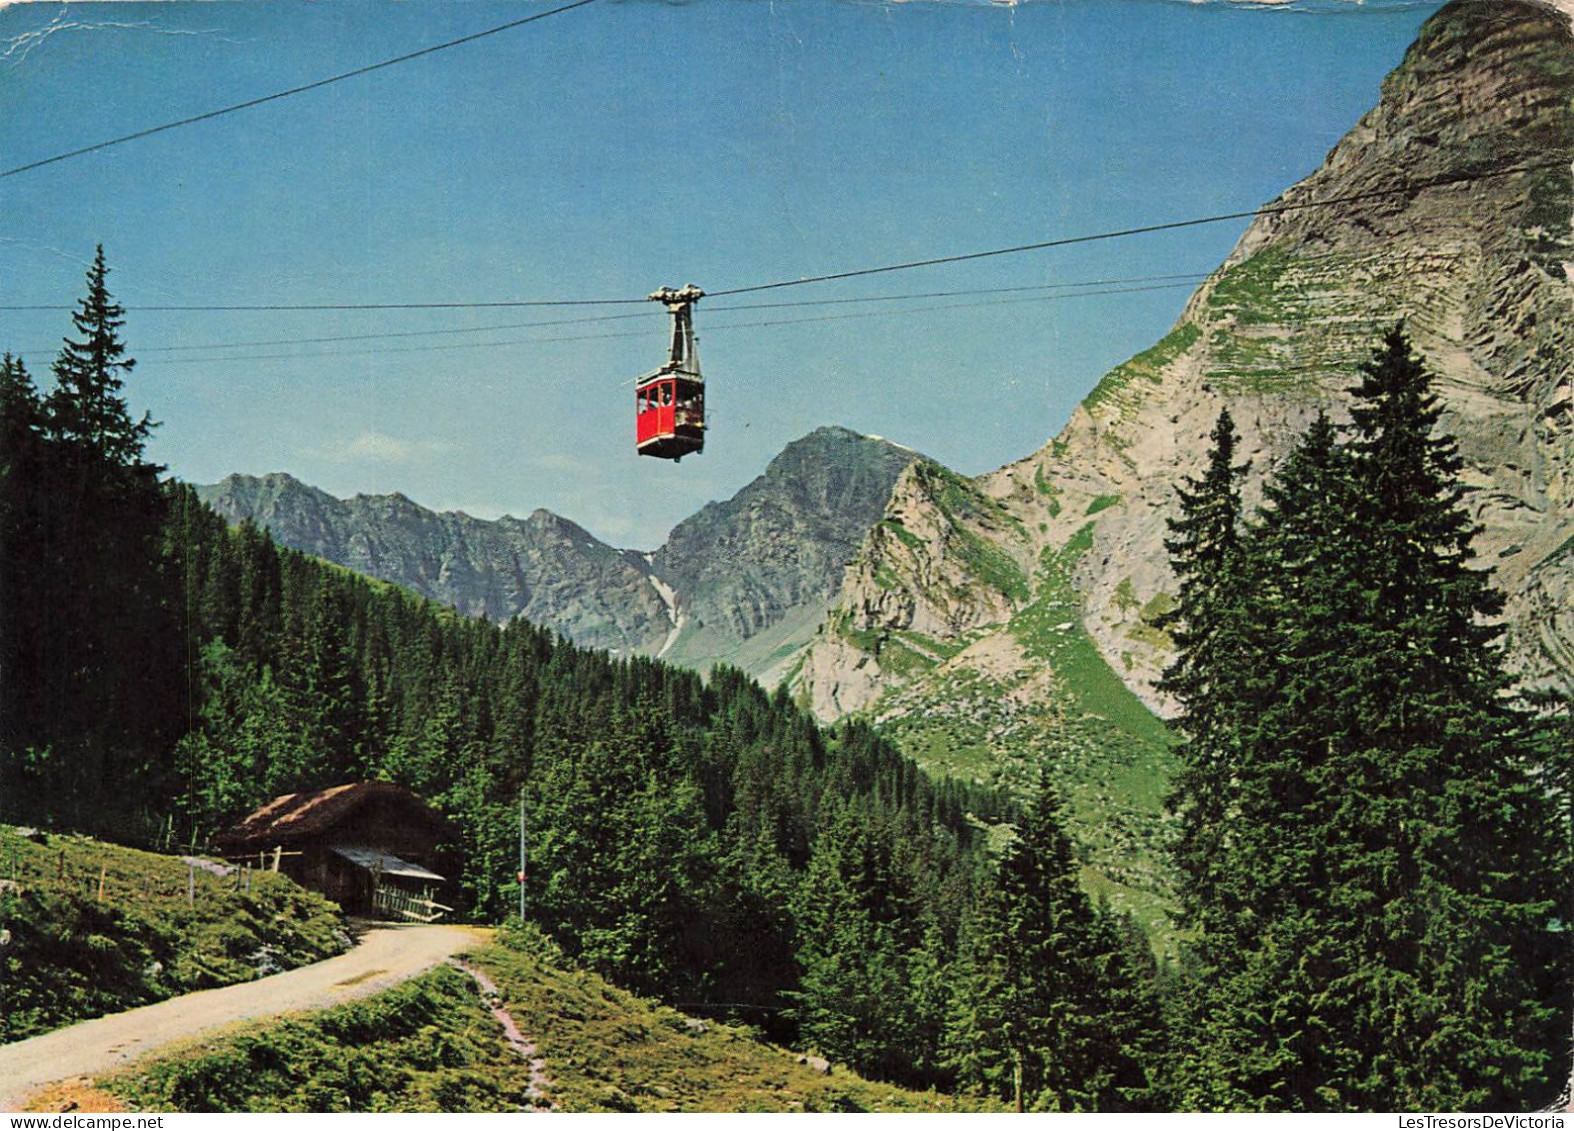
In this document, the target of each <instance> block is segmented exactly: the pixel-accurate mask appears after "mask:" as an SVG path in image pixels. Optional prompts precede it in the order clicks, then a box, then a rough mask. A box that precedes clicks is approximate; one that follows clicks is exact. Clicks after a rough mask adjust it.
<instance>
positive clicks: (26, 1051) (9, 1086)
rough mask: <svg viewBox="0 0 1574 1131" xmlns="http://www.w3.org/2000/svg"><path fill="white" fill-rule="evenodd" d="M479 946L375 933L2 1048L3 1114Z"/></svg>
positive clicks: (419, 934) (463, 936) (431, 934)
mask: <svg viewBox="0 0 1574 1131" xmlns="http://www.w3.org/2000/svg"><path fill="white" fill-rule="evenodd" d="M479 941H480V936H479V935H478V934H477V933H476V932H475V931H470V930H466V929H464V928H462V927H378V928H374V929H373V930H370V931H368V932H367V933H366V934H365V935H363V936H362V937H361V940H360V942H359V944H358V945H357V946H356V947H355V948H354V949H353V950H351V951H350V952H349V953H347V954H342V955H340V956H339V957H338V958H330V959H328V960H327V961H325V962H317V963H314V964H312V965H311V966H303V967H301V968H300V969H298V970H289V971H286V972H285V973H283V974H274V975H273V976H272V977H268V978H261V979H259V980H257V981H255V982H242V983H241V984H239V985H235V986H226V987H225V988H223V989H220V990H203V991H201V992H200V993H194V994H186V995H184V996H183V997H177V998H171V999H170V1000H169V1001H161V1002H159V1003H158V1004H156V1005H145V1006H143V1007H141V1008H140V1009H132V1010H128V1011H126V1012H125V1013H116V1014H112V1015H110V1016H109V1017H99V1018H96V1019H95V1020H92V1021H82V1022H79V1023H78V1024H76V1025H72V1026H71V1027H69V1028H66V1029H57V1030H56V1031H54V1032H53V1033H45V1034H43V1035H42V1036H39V1037H32V1038H30V1039H28V1040H25V1041H17V1042H16V1043H14V1044H9V1045H0V1111H16V1110H17V1109H18V1108H19V1107H20V1106H21V1104H22V1102H23V1101H24V1100H25V1099H26V1098H27V1097H28V1096H29V1095H31V1094H32V1093H33V1092H36V1091H37V1090H38V1089H39V1088H41V1087H43V1086H44V1085H46V1084H52V1083H55V1082H56V1081H59V1080H69V1079H73V1078H75V1077H78V1076H98V1075H102V1074H103V1073H105V1072H110V1071H113V1070H115V1069H117V1068H121V1067H123V1066H125V1065H127V1064H129V1063H131V1062H132V1061H133V1060H136V1059H138V1058H139V1057H143V1056H146V1055H147V1054H148V1053H150V1052H153V1051H154V1050H156V1049H158V1048H159V1047H160V1046H162V1045H166V1044H168V1043H170V1042H171V1041H178V1040H184V1039H186V1038H189V1037H195V1036H197V1035H198V1034H200V1033H205V1032H207V1031H208V1030H210V1029H217V1028H220V1027H222V1026H224V1025H228V1024H231V1023H232V1022H235V1021H242V1020H248V1019H251V1018H257V1017H267V1016H269V1015H272V1014H276V1013H293V1012H296V1011H299V1010H309V1009H324V1008H327V1007H328V1006H333V1005H338V1004H340V1003H341V1002H345V1001H349V1000H351V999H352V998H357V997H364V996H365V995H367V994H370V993H375V992H376V991H378V990H382V989H387V988H388V987H389V986H392V985H395V984H397V983H399V982H402V981H404V980H405V979H407V978H413V977H414V976H415V975H417V974H420V973H422V972H423V971H425V970H429V969H431V968H432V967H433V966H436V965H437V964H438V963H439V962H442V961H443V960H444V959H446V958H449V957H450V956H452V955H455V954H458V953H459V952H460V951H463V950H467V949H469V948H471V947H473V946H476V945H477V944H478V942H479Z"/></svg>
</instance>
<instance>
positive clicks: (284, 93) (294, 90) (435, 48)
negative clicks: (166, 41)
mask: <svg viewBox="0 0 1574 1131" xmlns="http://www.w3.org/2000/svg"><path fill="white" fill-rule="evenodd" d="M593 3H595V0H574V2H573V3H571V4H564V5H561V6H560V7H557V8H553V9H551V10H550V11H546V12H537V13H536V14H535V15H533V16H525V17H524V18H523V19H518V20H510V21H509V22H508V23H506V24H499V25H498V26H497V27H491V28H487V29H486V30H485V31H478V32H473V33H471V34H470V35H465V36H461V37H460V38H458V39H450V40H449V41H448V42H447V43H437V44H434V45H432V46H431V47H423V48H421V49H420V50H419V51H411V52H408V53H407V54H404V55H399V56H396V57H394V58H392V59H384V60H383V61H382V62H380V63H371V64H368V65H367V66H364V67H356V68H355V69H354V70H353V71H345V72H344V73H343V74H338V75H330V76H329V77H327V78H325V79H318V80H317V81H316V82H309V83H306V84H305V85H304V86H296V87H291V88H290V89H289V90H280V91H277V92H275V93H273V94H265V95H263V96H262V97H261V98H249V99H247V100H246V101H245V102H237V103H235V104H234V105H233V106H225V107H222V108H221V109H218V110H209V111H208V112H207V113H205V114H194V115H192V116H191V117H189V118H181V119H180V120H179V121H176V122H165V123H164V124H163V125H161V126H152V127H150V128H148V129H145V130H138V131H136V132H135V133H129V134H124V135H122V136H121V137H114V138H110V139H109V140H108V141H101V142H98V143H96V144H94V145H85V146H83V147H82V148H81V149H73V150H71V151H70V152H68V153H57V154H55V155H54V156H53V157H45V158H43V159H41V160H38V161H29V162H28V163H27V164H26V165H18V166H16V168H14V169H5V170H0V179H3V178H5V177H14V176H16V175H17V174H18V173H26V172H30V171H31V170H33V169H42V168H43V167H44V166H45V165H53V164H55V163H56V162H57V161H68V160H70V159H71V158H73V157H82V156H84V155H86V154H89V153H97V152H98V151H99V150H101V149H108V148H110V147H111V146H115V145H124V144H125V143H126V142H128V141H138V140H140V139H141V138H145V137H152V136H153V135H154V134H161V133H164V132H165V131H166V130H174V129H179V128H180V127H181V126H190V125H195V124H196V123H197V122H206V121H208V120H209V119H212V118H221V117H223V116H224V115H225V114H233V113H235V112H236V111H237V110H249V109H251V108H252V107H253V106H261V105H263V104H264V103H266V102H277V101H278V100H279V99H281V98H289V97H292V96H293V95H297V94H305V93H306V92H307V91H309V90H318V89H320V88H322V87H325V86H331V85H332V84H334V83H336V82H343V81H344V80H345V79H353V78H356V77H357V76H359V75H365V74H370V73H371V72H373V71H380V70H382V69H383V68H384V67H392V66H396V65H397V64H399V63H408V62H409V61H410V60H412V59H419V58H421V57H422V56H425V55H433V54H436V53H437V52H439V51H447V50H448V49H449V48H450V47H460V46H462V45H464V44H466V43H474V42H475V41H476V40H478V39H485V38H486V37H487V36H490V35H497V34H498V33H499V32H505V31H512V30H513V29H514V28H517V27H523V26H524V25H525V24H533V23H535V22H536V21H537V20H544V19H546V18H547V17H548V16H556V15H560V14H561V13H563V12H569V11H573V10H574V9H575V8H583V7H584V6H585V5H587V4H593Z"/></svg>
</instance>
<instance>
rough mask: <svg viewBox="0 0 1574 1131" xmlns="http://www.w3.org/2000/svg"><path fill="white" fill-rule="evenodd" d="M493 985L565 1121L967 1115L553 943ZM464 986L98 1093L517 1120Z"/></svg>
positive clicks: (402, 996)
mask: <svg viewBox="0 0 1574 1131" xmlns="http://www.w3.org/2000/svg"><path fill="white" fill-rule="evenodd" d="M466 961H467V962H469V963H471V964H472V965H474V966H475V967H477V968H479V969H480V970H482V971H483V972H484V973H485V974H486V975H487V976H489V977H490V978H491V979H492V980H493V981H494V982H495V983H496V985H497V987H498V990H499V992H500V997H501V1002H502V1005H503V1006H504V1008H506V1009H507V1010H508V1012H509V1013H510V1015H511V1016H512V1017H513V1018H514V1020H515V1022H516V1023H517V1024H518V1026H519V1028H520V1030H521V1031H522V1032H523V1033H524V1034H525V1036H526V1037H527V1038H528V1039H529V1040H531V1041H532V1042H533V1043H534V1045H535V1046H536V1049H537V1051H538V1054H539V1056H540V1058H541V1059H542V1061H543V1062H544V1069H545V1075H546V1076H547V1077H548V1080H549V1082H548V1084H547V1085H546V1086H545V1087H544V1089H543V1090H544V1091H545V1092H546V1100H547V1102H549V1103H550V1105H551V1106H552V1107H554V1108H556V1109H557V1110H560V1111H565V1112H596V1111H601V1112H609V1111H612V1112H617V1111H623V1112H628V1111H648V1112H698V1111H712V1112H732V1111H782V1112H785V1111H957V1110H966V1109H968V1108H969V1106H970V1105H969V1104H968V1103H967V1101H958V1100H955V1099H953V1098H951V1097H947V1096H942V1095H937V1094H935V1093H920V1092H911V1091H907V1090H904V1089H901V1088H896V1087H893V1086H890V1085H885V1084H874V1083H870V1082H868V1081H866V1080H863V1079H860V1078H859V1077H857V1076H855V1075H853V1074H851V1073H849V1072H847V1071H845V1070H844V1069H841V1068H835V1069H833V1070H832V1071H831V1072H829V1073H828V1074H824V1073H821V1072H820V1071H817V1070H816V1069H815V1068H813V1067H811V1066H810V1065H808V1064H807V1063H801V1062H800V1059H801V1058H799V1057H797V1056H796V1055H794V1054H791V1053H788V1052H786V1051H784V1050H782V1049H779V1048H775V1047H773V1046H770V1045H766V1044H762V1043H760V1042H759V1041H757V1040H755V1039H754V1038H753V1037H752V1036H751V1035H750V1034H749V1033H748V1032H746V1031H745V1030H742V1029H739V1028H736V1027H733V1026H728V1025H719V1024H715V1023H712V1022H708V1021H698V1020H695V1019H693V1018H690V1017H686V1016H684V1015H683V1014H680V1013H678V1012H676V1011H675V1010H672V1009H669V1008H666V1007H664V1006H659V1005H656V1004H654V1003H652V1002H649V1001H646V1000H643V999H641V998H637V997H634V996H633V995H631V994H628V993H626V992H624V991H622V990H620V989H617V988H616V987H614V986H612V985H610V984H609V983H607V982H605V981H603V980H602V979H601V978H599V977H597V976H596V975H594V974H589V973H586V972H584V971H580V970H570V969H566V968H565V967H564V966H563V965H561V962H560V959H558V958H557V956H556V955H555V954H553V952H552V949H551V947H550V945H546V946H543V945H542V944H540V943H539V941H537V942H535V943H533V944H531V945H530V946H529V947H528V948H527V949H525V950H521V949H515V948H513V947H505V946H488V947H486V948H484V949H482V950H480V951H478V952H477V953H475V954H473V955H470V956H467V959H466ZM529 1080H530V1073H529V1070H528V1068H527V1066H526V1065H525V1064H524V1063H523V1062H522V1061H521V1060H520V1059H519V1057H518V1056H517V1055H516V1054H515V1053H514V1052H513V1051H512V1050H511V1049H510V1048H509V1047H508V1046H507V1044H506V1043H505V1041H504V1037H503V1033H502V1029H501V1026H500V1025H499V1023H498V1022H497V1021H496V1020H495V1019H494V1018H493V1017H492V1016H491V1014H490V1013H489V1012H488V1011H487V1010H486V1009H485V1008H483V1005H482V1001H481V999H480V997H479V995H478V992H477V990H476V987H475V985H474V983H473V982H472V981H471V980H470V978H469V977H468V976H466V975H464V974H462V973H460V972H459V971H457V970H454V969H452V968H449V967H440V968H438V969H436V970H434V971H432V972H431V973H429V974H426V975H424V976H423V977H421V978H419V979H416V980H414V981H412V982H409V983H406V984H405V985H404V986H401V987H398V988H396V989H394V990H390V991H387V992H385V993H382V994H378V995H376V996H374V997H371V998H367V999H365V1000H364V1001H361V1002H356V1003H353V1004H350V1005H346V1006H341V1007H338V1008H336V1009H332V1010H328V1011H325V1012H323V1013H320V1014H313V1015H309V1016H305V1017H299V1018H290V1019H286V1020H282V1021H276V1022H272V1023H266V1024H260V1025H254V1026H248V1027H246V1028H245V1029H243V1030H241V1031H239V1032H233V1033H226V1034H220V1035H217V1036H214V1037H212V1038H209V1039H206V1040H202V1041H198V1042H195V1043H194V1044H192V1045H191V1046H188V1047H185V1048H181V1049H179V1050H172V1051H171V1052H170V1053H168V1054H166V1055H164V1056H161V1057H159V1058H157V1059H156V1060H154V1061H152V1062H149V1063H145V1064H143V1065H139V1066H138V1067H137V1068H135V1069H134V1070H133V1071H130V1072H127V1073H122V1074H120V1075H118V1076H115V1077H112V1078H109V1079H108V1080H105V1081H101V1082H100V1084H101V1087H102V1088H104V1089H106V1090H107V1091H108V1092H110V1093H111V1094H113V1095H114V1096H116V1097H117V1098H118V1099H119V1100H120V1101H121V1102H122V1103H124V1104H126V1105H127V1106H130V1107H132V1108H142V1109H147V1110H158V1111H410V1112H418V1111H518V1110H528V1109H531V1108H536V1107H540V1106H541V1101H540V1100H537V1099H533V1098H532V1097H531V1096H530V1095H529V1092H528V1085H529Z"/></svg>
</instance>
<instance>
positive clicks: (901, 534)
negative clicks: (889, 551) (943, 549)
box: [880, 518, 924, 550]
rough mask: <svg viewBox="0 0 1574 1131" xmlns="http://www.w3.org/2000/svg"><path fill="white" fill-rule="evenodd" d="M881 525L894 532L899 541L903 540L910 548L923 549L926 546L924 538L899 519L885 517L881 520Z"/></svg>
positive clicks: (903, 543)
mask: <svg viewBox="0 0 1574 1131" xmlns="http://www.w3.org/2000/svg"><path fill="white" fill-rule="evenodd" d="M880 526H881V528H882V529H884V530H887V531H889V532H890V533H892V534H894V535H895V536H896V539H897V541H899V542H901V543H902V545H904V546H906V547H907V548H908V549H909V550H922V549H923V548H924V540H923V539H922V538H920V537H919V536H918V535H916V534H914V533H913V532H912V531H911V530H909V529H907V527H905V526H903V525H902V523H901V521H900V520H899V519H894V518H883V519H881V520H880Z"/></svg>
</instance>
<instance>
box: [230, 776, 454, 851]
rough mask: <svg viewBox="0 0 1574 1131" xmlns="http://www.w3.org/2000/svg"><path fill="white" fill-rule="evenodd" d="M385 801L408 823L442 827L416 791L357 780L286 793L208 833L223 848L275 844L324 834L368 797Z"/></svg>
mask: <svg viewBox="0 0 1574 1131" xmlns="http://www.w3.org/2000/svg"><path fill="white" fill-rule="evenodd" d="M378 800H383V801H391V802H392V803H394V804H395V805H397V806H399V807H400V808H401V809H405V810H407V811H408V813H409V820H410V821H411V822H412V823H415V822H418V823H422V824H426V825H429V826H433V827H436V828H442V827H443V826H444V821H443V818H442V815H441V814H439V813H438V812H437V811H436V810H435V809H433V808H432V807H431V806H430V805H428V804H427V803H426V802H425V801H423V800H422V799H421V798H420V797H418V796H417V795H416V794H414V793H412V792H410V791H409V790H408V789H405V788H404V787H403V786H398V785H394V784H393V783H391V782H381V781H362V782H349V783H346V784H345V785H335V786H330V787H329V788H328V789H319V790H315V791H313V792H311V793H286V794H285V795H284V796H283V797H275V798H274V799H273V800H272V801H270V802H268V803H267V804H266V805H264V806H263V807H262V808H261V809H258V810H257V811H256V812H254V813H252V814H250V815H249V816H247V817H246V818H245V819H244V820H242V821H241V822H240V823H239V824H236V825H232V826H230V827H229V828H227V829H225V830H224V831H223V832H221V833H219V834H218V835H217V836H216V837H214V838H213V842H214V844H215V845H217V846H218V847H219V848H220V849H221V850H223V851H226V852H250V851H254V850H256V849H262V848H272V847H274V846H275V845H288V844H297V843H299V842H301V841H303V840H315V839H318V838H320V837H323V836H325V835H326V834H328V833H329V832H330V831H331V830H332V829H333V828H334V826H336V825H339V824H341V823H343V822H344V821H346V820H348V819H349V818H350V817H351V816H352V815H353V814H355V813H356V812H357V811H359V810H360V809H361V808H363V807H364V806H366V805H367V804H369V803H371V802H373V801H378Z"/></svg>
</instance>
